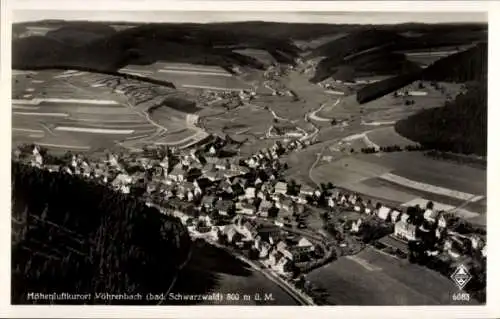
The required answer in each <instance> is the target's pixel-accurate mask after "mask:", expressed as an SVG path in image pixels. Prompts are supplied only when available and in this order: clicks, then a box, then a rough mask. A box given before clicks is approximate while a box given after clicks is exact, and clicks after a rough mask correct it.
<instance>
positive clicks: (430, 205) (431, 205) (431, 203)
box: [425, 201, 434, 210]
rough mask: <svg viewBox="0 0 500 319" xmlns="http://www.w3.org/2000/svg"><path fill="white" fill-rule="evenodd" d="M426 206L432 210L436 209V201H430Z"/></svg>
mask: <svg viewBox="0 0 500 319" xmlns="http://www.w3.org/2000/svg"><path fill="white" fill-rule="evenodd" d="M425 208H427V209H430V210H432V209H434V203H433V202H432V201H428V202H427V205H426V206H425Z"/></svg>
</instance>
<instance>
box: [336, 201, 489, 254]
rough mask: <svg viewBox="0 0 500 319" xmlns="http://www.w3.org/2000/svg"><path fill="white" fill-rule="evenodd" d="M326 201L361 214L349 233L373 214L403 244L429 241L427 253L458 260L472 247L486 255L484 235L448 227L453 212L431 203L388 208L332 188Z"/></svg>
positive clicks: (354, 230)
mask: <svg viewBox="0 0 500 319" xmlns="http://www.w3.org/2000/svg"><path fill="white" fill-rule="evenodd" d="M327 203H328V206H329V207H331V208H333V207H341V208H343V209H347V210H352V211H354V212H358V213H360V217H359V218H357V219H356V220H353V221H352V222H351V227H350V231H351V233H354V234H357V233H360V232H361V231H362V229H363V226H364V225H365V222H366V220H367V217H368V216H370V217H371V216H374V217H376V218H378V219H379V220H380V221H382V222H386V223H390V224H392V225H393V227H394V232H393V233H392V234H391V235H390V237H391V238H392V239H396V240H397V241H400V242H401V243H403V244H406V243H409V242H412V241H413V242H415V241H427V242H430V243H431V245H430V247H429V249H428V251H427V253H428V254H429V255H437V254H440V253H445V254H448V255H449V256H450V257H452V258H453V259H459V258H461V257H463V256H464V255H465V254H467V253H468V252H470V250H472V251H475V252H477V253H479V254H481V255H482V256H484V257H486V243H485V238H484V236H481V235H479V234H476V233H473V234H469V235H463V234H460V233H458V232H456V231H453V230H451V229H450V223H451V221H452V220H453V219H454V217H453V216H452V214H449V213H447V212H445V211H441V210H437V209H434V208H433V205H432V203H430V204H428V205H427V207H425V208H420V207H409V208H407V209H406V210H404V209H398V208H390V207H387V206H384V205H381V204H380V203H378V204H376V205H373V204H372V203H371V202H370V201H364V200H363V199H362V198H361V197H360V196H358V195H356V194H347V193H342V192H339V191H334V192H333V194H332V195H331V196H329V197H328V198H327ZM393 242H394V241H393ZM397 247H401V246H398V245H397Z"/></svg>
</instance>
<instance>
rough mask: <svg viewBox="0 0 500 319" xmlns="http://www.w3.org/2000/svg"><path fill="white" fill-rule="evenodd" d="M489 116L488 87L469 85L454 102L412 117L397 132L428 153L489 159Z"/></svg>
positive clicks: (397, 124)
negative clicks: (415, 142) (428, 151)
mask: <svg viewBox="0 0 500 319" xmlns="http://www.w3.org/2000/svg"><path fill="white" fill-rule="evenodd" d="M487 113H488V103H487V88H486V83H485V82H482V83H469V84H468V90H467V92H466V93H463V94H460V95H458V96H457V98H456V99H455V101H451V102H447V103H446V105H445V106H444V107H439V108H433V109H428V110H424V111H421V112H420V113H417V114H415V115H412V116H410V117H408V118H407V119H404V120H401V121H399V122H397V123H396V126H395V128H396V131H397V132H398V133H399V134H401V135H403V136H405V137H407V138H409V139H411V140H414V141H417V142H419V143H420V144H422V145H424V146H425V147H427V148H429V149H434V150H439V151H449V152H454V153H461V154H476V155H480V156H486V146H487V138H486V134H487V127H488V125H487V121H488V118H487Z"/></svg>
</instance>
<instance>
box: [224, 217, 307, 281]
mask: <svg viewBox="0 0 500 319" xmlns="http://www.w3.org/2000/svg"><path fill="white" fill-rule="evenodd" d="M216 237H217V239H218V240H219V241H220V240H221V237H223V238H224V241H225V242H226V243H227V244H231V245H235V246H238V247H241V248H243V247H245V248H247V249H248V248H249V249H251V250H252V251H254V252H255V256H254V259H259V260H261V262H262V263H263V264H264V265H265V266H267V267H268V268H271V269H273V270H274V271H276V272H278V273H280V274H284V275H285V274H288V273H290V272H291V271H292V269H293V267H294V266H295V265H296V264H298V263H303V262H307V261H309V260H311V259H312V258H314V252H315V249H316V247H315V245H314V244H313V243H312V242H311V241H309V240H308V239H307V238H305V237H302V236H296V235H291V234H289V233H287V232H286V231H284V230H283V229H282V228H280V227H278V226H276V225H274V224H272V223H270V222H267V221H262V220H257V219H252V218H248V217H245V216H236V217H235V218H234V220H233V223H232V224H230V225H226V226H223V227H221V228H220V229H219V231H218V232H217V235H216Z"/></svg>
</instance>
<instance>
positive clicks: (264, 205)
mask: <svg viewBox="0 0 500 319" xmlns="http://www.w3.org/2000/svg"><path fill="white" fill-rule="evenodd" d="M272 207H274V203H273V202H272V201H269V200H263V201H262V202H261V203H260V205H259V213H260V214H266V215H267V213H268V212H269V209H271V208H272Z"/></svg>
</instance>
